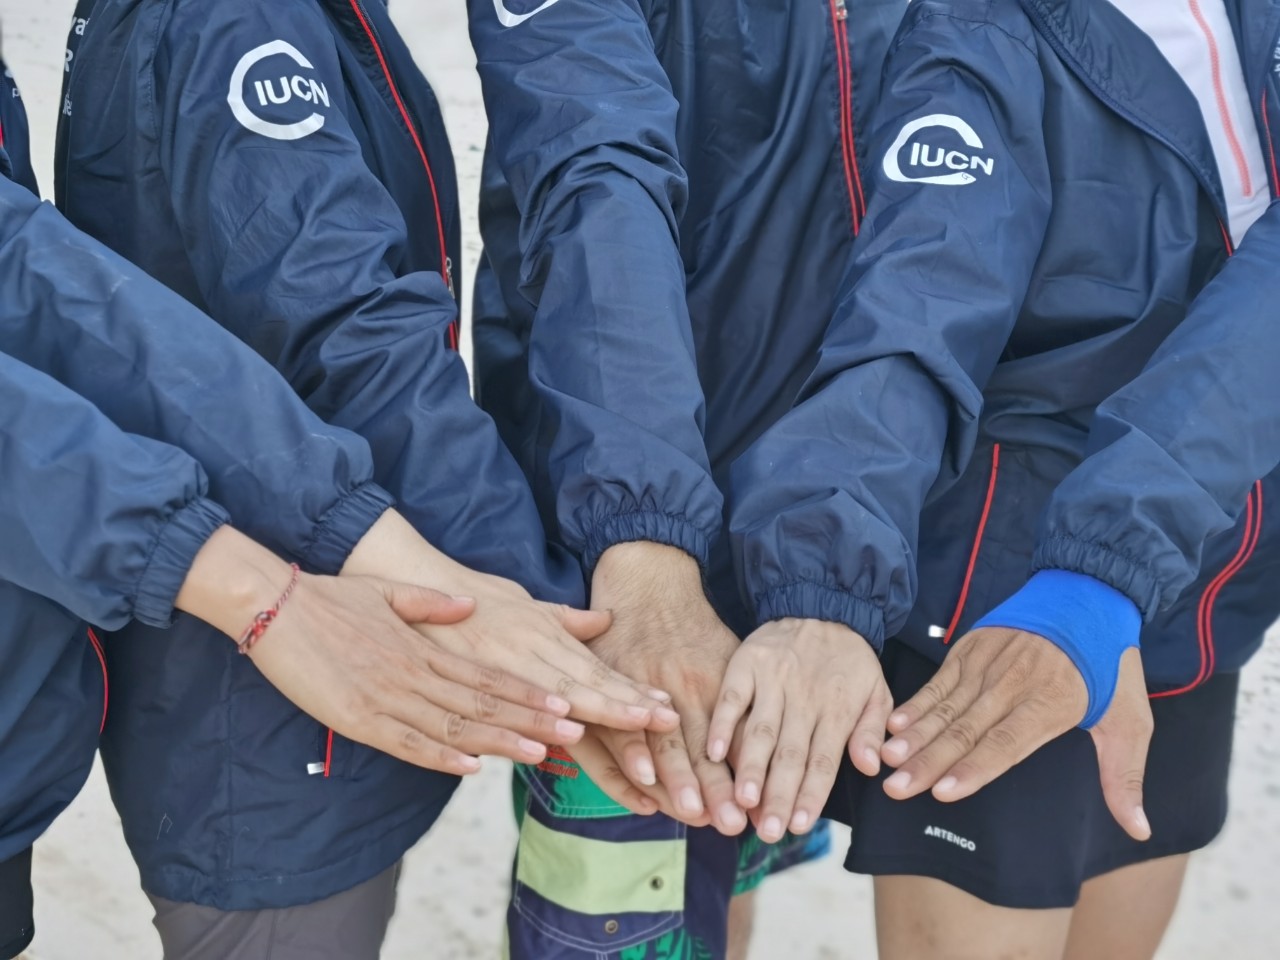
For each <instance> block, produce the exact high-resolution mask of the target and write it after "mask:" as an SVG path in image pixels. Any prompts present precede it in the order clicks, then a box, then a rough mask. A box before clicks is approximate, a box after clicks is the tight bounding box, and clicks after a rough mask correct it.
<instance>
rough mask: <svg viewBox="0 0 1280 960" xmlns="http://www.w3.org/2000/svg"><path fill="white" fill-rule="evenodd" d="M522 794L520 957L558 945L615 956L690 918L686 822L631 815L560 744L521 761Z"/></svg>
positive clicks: (514, 943)
mask: <svg viewBox="0 0 1280 960" xmlns="http://www.w3.org/2000/svg"><path fill="white" fill-rule="evenodd" d="M515 796H516V814H517V817H518V818H519V820H520V842H519V846H518V847H517V849H516V865H515V882H514V886H513V891H512V900H511V915H510V919H511V929H510V931H509V933H510V940H511V956H512V958H513V960H525V958H528V960H532V958H534V957H539V958H545V957H548V956H550V955H551V954H553V953H555V952H556V947H557V946H559V947H563V948H566V950H565V953H566V955H573V953H572V951H575V950H582V951H589V952H592V953H599V954H613V953H615V952H616V951H618V950H622V949H625V948H627V947H631V946H634V945H636V944H639V943H644V942H645V941H647V940H651V939H653V938H655V937H659V936H661V935H662V934H665V933H667V932H669V931H672V930H675V929H677V928H679V927H680V926H681V925H682V924H683V923H684V902H685V867H686V857H687V848H686V828H685V825H684V824H682V823H678V822H677V821H675V820H672V819H670V818H668V817H664V816H662V815H661V814H655V815H654V816H651V817H640V816H636V815H635V814H632V813H630V812H629V811H627V810H626V808H624V807H621V806H619V805H618V804H616V803H614V802H613V801H612V800H610V799H609V798H608V797H607V796H606V795H605V794H604V793H603V792H602V791H601V790H600V788H599V787H597V786H596V785H595V784H594V783H592V782H591V781H590V780H589V779H588V778H587V776H586V774H585V773H584V772H583V771H582V768H581V767H579V766H578V765H577V764H576V763H575V762H574V761H573V759H572V758H571V757H570V756H569V755H568V754H567V753H564V752H563V751H561V750H557V749H554V748H553V749H552V750H551V751H550V753H549V754H548V757H547V759H546V760H545V761H544V762H543V763H541V764H539V765H538V766H537V767H526V766H520V767H517V769H516V774H515ZM524 925H527V928H525V929H522V926H524ZM535 944H536V945H535Z"/></svg>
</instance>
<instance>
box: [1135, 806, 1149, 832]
mask: <svg viewBox="0 0 1280 960" xmlns="http://www.w3.org/2000/svg"><path fill="white" fill-rule="evenodd" d="M1133 819H1134V822H1135V823H1137V825H1138V828H1139V829H1140V830H1142V832H1143V833H1145V834H1146V835H1147V836H1151V822H1150V821H1149V820H1148V819H1147V813H1146V811H1145V810H1143V809H1142V808H1141V807H1137V808H1135V809H1134V811H1133Z"/></svg>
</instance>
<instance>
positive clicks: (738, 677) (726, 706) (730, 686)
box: [707, 648, 759, 806]
mask: <svg viewBox="0 0 1280 960" xmlns="http://www.w3.org/2000/svg"><path fill="white" fill-rule="evenodd" d="M740 649H741V648H740ZM754 695H755V675H754V672H753V671H752V670H751V668H750V667H749V666H748V665H747V664H746V662H745V661H744V659H743V658H742V657H739V656H734V657H733V658H731V659H730V660H729V667H728V669H727V670H726V671H725V674H724V679H723V680H722V681H721V682H720V696H719V698H718V699H717V700H716V707H715V710H714V711H713V712H712V714H711V725H710V727H709V728H708V730H707V740H708V743H707V757H708V759H710V760H711V761H712V763H720V762H721V761H722V760H724V759H725V758H726V757H728V755H729V747H730V745H731V744H732V743H733V734H734V731H735V730H737V729H738V723H739V721H740V720H742V717H743V715H744V714H745V713H746V712H747V709H748V708H749V707H750V706H751V701H752V697H753V696H754ZM734 769H735V770H737V769H738V764H737V763H736V762H735V764H734ZM740 773H741V771H739V774H740ZM756 800H759V795H758V794H757V796H756ZM751 806H755V801H754V800H753V801H752V802H751Z"/></svg>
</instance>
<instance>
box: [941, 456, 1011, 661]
mask: <svg viewBox="0 0 1280 960" xmlns="http://www.w3.org/2000/svg"><path fill="white" fill-rule="evenodd" d="M999 473H1000V444H998V443H997V444H995V445H994V446H993V447H992V448H991V479H990V480H988V481H987V498H986V500H985V501H983V504H982V518H981V519H980V520H979V521H978V532H977V533H976V534H974V537H973V549H972V550H971V551H970V552H969V569H968V570H966V571H965V572H964V585H963V586H962V587H961V588H960V600H959V601H958V602H957V603H956V612H955V613H953V614H952V615H951V622H950V623H949V624H947V632H946V633H945V634H944V635H943V637H942V643H943V645H944V646H945V645H946V644H948V643H950V642H951V638H952V637H953V636H955V632H956V627H958V626H959V625H960V615H961V614H963V613H964V605H965V602H966V601H967V600H968V599H969V584H970V583H972V582H973V571H974V569H975V568H976V567H977V565H978V552H979V551H980V550H981V549H982V537H983V534H985V533H986V532H987V519H988V518H989V517H990V516H991V501H992V500H994V499H995V496H996V477H997V476H998V475H999Z"/></svg>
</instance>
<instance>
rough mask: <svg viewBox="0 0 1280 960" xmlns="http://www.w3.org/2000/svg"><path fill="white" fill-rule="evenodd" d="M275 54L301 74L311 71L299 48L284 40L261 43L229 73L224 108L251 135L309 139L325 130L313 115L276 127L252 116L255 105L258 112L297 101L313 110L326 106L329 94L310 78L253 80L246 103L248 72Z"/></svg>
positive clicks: (256, 116) (285, 77) (276, 124)
mask: <svg viewBox="0 0 1280 960" xmlns="http://www.w3.org/2000/svg"><path fill="white" fill-rule="evenodd" d="M277 54H283V55H284V56H286V57H288V58H289V59H290V60H292V61H293V62H294V63H296V64H297V65H298V66H299V67H301V68H302V69H303V70H314V69H315V68H314V67H313V66H312V65H311V61H310V60H308V59H307V58H306V57H304V56H303V55H302V54H301V53H299V52H298V48H297V47H295V46H294V45H293V44H291V43H286V42H285V41H284V40H272V41H271V42H270V43H264V44H263V45H262V46H260V47H254V48H253V49H252V50H250V51H249V52H248V53H246V54H245V55H244V56H243V57H241V58H240V62H239V63H237V64H236V68H235V70H233V71H232V72H231V85H230V87H229V88H228V89H227V104H228V105H229V106H230V107H231V113H232V115H233V116H234V117H235V118H236V120H238V121H239V122H240V125H241V126H243V127H245V128H246V129H248V130H252V131H253V132H254V133H259V134H261V135H262V136H264V137H270V138H271V139H272V140H300V139H302V138H303V137H306V136H310V135H311V134H313V133H315V132H316V131H317V130H319V129H320V128H321V127H323V126H324V115H323V114H321V113H316V112H314V111H313V112H312V113H311V114H310V115H309V116H306V117H304V118H303V119H301V120H298V121H296V122H294V123H278V122H276V121H274V120H267V119H266V118H264V117H262V116H260V115H259V114H257V113H255V112H254V106H251V104H256V106H257V107H258V108H259V109H263V108H266V107H268V106H272V105H277V104H285V103H289V102H290V101H291V100H300V101H302V102H303V103H310V104H314V105H315V106H322V105H323V106H324V107H326V108H327V107H328V106H329V91H328V89H326V87H325V85H324V84H323V83H321V82H319V81H318V80H313V79H311V78H310V77H304V76H301V75H299V74H294V75H293V76H291V77H290V76H281V77H279V78H278V79H262V80H255V81H254V82H253V86H252V87H251V91H252V92H251V93H250V95H249V100H248V102H246V100H245V89H244V87H245V81H246V80H247V79H248V77H249V71H250V69H252V68H253V67H254V66H255V65H257V64H258V63H261V62H262V61H263V60H265V59H267V57H274V56H276V55H277Z"/></svg>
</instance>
